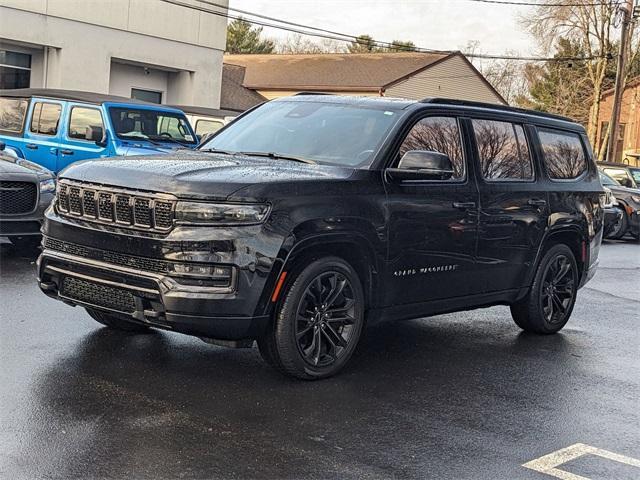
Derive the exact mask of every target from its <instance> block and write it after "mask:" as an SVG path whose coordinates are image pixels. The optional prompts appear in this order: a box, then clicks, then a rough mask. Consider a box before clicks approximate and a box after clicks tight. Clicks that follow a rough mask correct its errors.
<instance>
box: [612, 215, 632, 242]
mask: <svg viewBox="0 0 640 480" xmlns="http://www.w3.org/2000/svg"><path fill="white" fill-rule="evenodd" d="M618 210H622V217H621V218H620V221H619V222H616V225H615V227H614V228H613V230H612V231H611V233H609V235H607V238H608V239H610V240H620V239H621V238H622V237H624V236H625V234H626V233H627V230H628V229H629V218H628V217H627V212H625V211H624V209H621V208H618Z"/></svg>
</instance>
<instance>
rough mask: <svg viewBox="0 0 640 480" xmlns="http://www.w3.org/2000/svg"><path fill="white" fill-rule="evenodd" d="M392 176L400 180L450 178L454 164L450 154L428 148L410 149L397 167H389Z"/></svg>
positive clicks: (388, 170)
mask: <svg viewBox="0 0 640 480" xmlns="http://www.w3.org/2000/svg"><path fill="white" fill-rule="evenodd" d="M387 173H388V174H389V175H390V176H391V178H395V179H398V180H422V179H425V180H449V179H450V178H451V177H452V176H453V165H452V164H451V159H450V158H449V156H448V155H445V154H444V153H440V152H430V151H427V150H410V151H408V152H407V153H405V154H404V155H403V156H402V158H401V159H400V162H399V163H398V166H397V167H396V168H388V169H387Z"/></svg>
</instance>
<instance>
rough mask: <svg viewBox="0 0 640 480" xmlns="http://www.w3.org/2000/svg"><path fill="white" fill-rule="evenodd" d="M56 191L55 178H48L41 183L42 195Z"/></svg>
mask: <svg viewBox="0 0 640 480" xmlns="http://www.w3.org/2000/svg"><path fill="white" fill-rule="evenodd" d="M55 189H56V181H55V180H54V179H53V178H48V179H47V180H42V181H41V182H40V193H47V192H54V191H55Z"/></svg>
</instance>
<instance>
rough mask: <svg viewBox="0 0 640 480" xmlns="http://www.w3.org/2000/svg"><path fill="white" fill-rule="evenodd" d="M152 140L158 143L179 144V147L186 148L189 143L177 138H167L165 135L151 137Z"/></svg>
mask: <svg viewBox="0 0 640 480" xmlns="http://www.w3.org/2000/svg"><path fill="white" fill-rule="evenodd" d="M149 138H150V139H151V140H154V141H156V142H169V143H177V144H178V145H182V146H184V145H185V144H186V143H187V142H181V141H180V140H178V139H177V138H173V137H167V136H164V135H154V136H153V137H149Z"/></svg>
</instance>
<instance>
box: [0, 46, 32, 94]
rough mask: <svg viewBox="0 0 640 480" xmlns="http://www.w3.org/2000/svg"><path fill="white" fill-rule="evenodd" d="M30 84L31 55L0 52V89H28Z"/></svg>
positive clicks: (6, 51)
mask: <svg viewBox="0 0 640 480" xmlns="http://www.w3.org/2000/svg"><path fill="white" fill-rule="evenodd" d="M30 84H31V55H28V54H26V53H18V52H10V51H9V50H0V89H8V88H28V87H29V86H30Z"/></svg>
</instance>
